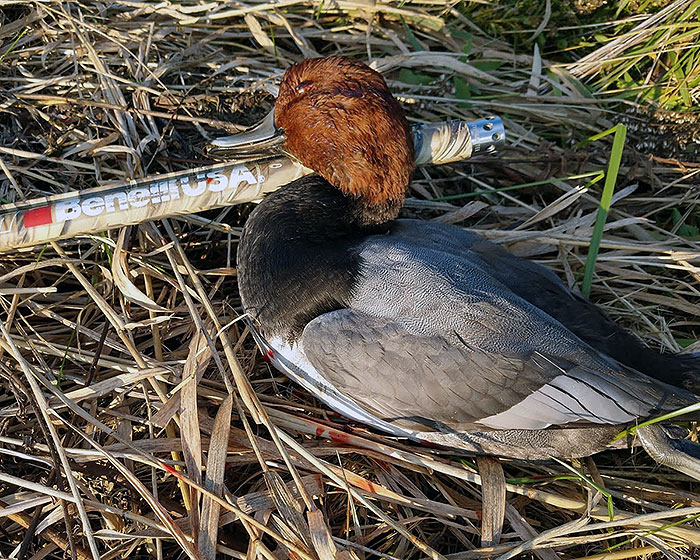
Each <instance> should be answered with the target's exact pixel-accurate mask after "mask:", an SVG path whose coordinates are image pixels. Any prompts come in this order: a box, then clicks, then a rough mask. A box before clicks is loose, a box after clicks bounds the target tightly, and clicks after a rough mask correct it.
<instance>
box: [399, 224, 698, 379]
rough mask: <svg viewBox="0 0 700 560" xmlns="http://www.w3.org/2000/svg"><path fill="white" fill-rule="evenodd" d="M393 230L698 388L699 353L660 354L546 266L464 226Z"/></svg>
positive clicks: (618, 356) (610, 350) (647, 367)
mask: <svg viewBox="0 0 700 560" xmlns="http://www.w3.org/2000/svg"><path fill="white" fill-rule="evenodd" d="M393 235H394V236H395V237H396V239H405V240H409V239H412V240H413V241H412V242H413V243H418V244H422V245H424V246H426V247H442V248H443V250H445V251H448V252H450V253H451V254H453V255H455V256H456V257H457V258H464V257H465V255H466V256H468V258H469V259H470V260H471V261H472V262H474V263H478V265H479V266H480V267H481V268H482V269H483V270H485V271H487V272H488V273H489V274H490V275H491V276H493V277H494V278H495V279H497V280H498V281H499V282H501V283H502V284H503V285H504V286H506V287H507V288H508V289H510V290H511V291H512V292H513V293H515V294H517V295H518V296H520V297H521V298H523V299H524V300H526V301H528V302H529V303H531V304H532V305H534V306H535V307H538V308H539V309H541V310H543V311H545V312H546V313H547V314H548V315H550V316H551V317H553V318H554V319H556V320H557V321H559V322H560V323H562V324H563V325H564V326H565V327H566V328H567V329H569V330H570V331H571V332H572V333H574V334H575V335H576V336H577V337H579V338H580V339H582V340H583V341H584V342H586V343H587V344H589V345H590V346H592V347H593V348H595V349H596V350H598V351H599V352H601V353H603V354H606V355H607V356H610V357H612V358H614V359H615V360H617V361H619V362H622V363H623V364H625V365H627V366H629V367H631V368H633V369H636V370H638V371H641V372H643V373H645V374H646V375H649V376H650V377H654V378H655V379H658V380H660V381H664V382H666V383H670V384H672V385H676V386H679V387H684V388H686V389H688V390H691V391H695V392H697V391H698V390H700V355H689V354H678V355H677V354H659V353H658V352H655V351H653V350H651V349H650V348H648V347H647V346H645V345H644V343H642V342H641V341H640V340H639V339H638V338H637V337H636V336H634V335H633V334H631V333H629V332H628V331H626V330H625V329H623V328H622V327H620V326H619V325H618V324H616V323H615V322H614V321H612V320H611V319H610V318H609V317H608V316H607V315H606V314H605V313H604V312H603V311H602V310H601V309H600V308H599V307H598V306H596V305H595V304H594V303H592V302H590V301H588V300H586V299H584V298H582V297H580V296H579V295H577V294H575V293H573V292H572V291H571V290H570V289H569V288H568V287H567V286H566V285H565V284H564V283H563V282H562V281H561V280H560V279H559V277H558V276H557V275H556V274H554V273H553V272H552V271H551V270H549V269H547V268H545V267H543V266H540V265H538V264H537V263H534V262H532V261H530V260H527V259H523V258H520V257H516V256H515V255H513V254H511V253H509V252H508V251H506V250H505V249H503V247H501V246H499V245H496V244H495V243H491V242H490V241H487V240H486V239H484V238H482V237H480V236H479V235H477V234H475V233H474V232H471V231H469V230H464V229H461V228H456V227H454V226H448V225H445V224H440V223H435V222H426V221H424V220H398V221H397V222H396V227H395V229H394V233H393Z"/></svg>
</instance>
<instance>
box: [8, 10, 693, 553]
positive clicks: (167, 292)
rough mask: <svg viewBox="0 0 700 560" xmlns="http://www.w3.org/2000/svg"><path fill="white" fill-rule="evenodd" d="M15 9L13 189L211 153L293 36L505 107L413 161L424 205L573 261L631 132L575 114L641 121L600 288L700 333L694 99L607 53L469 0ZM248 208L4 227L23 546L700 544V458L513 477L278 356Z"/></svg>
mask: <svg viewBox="0 0 700 560" xmlns="http://www.w3.org/2000/svg"><path fill="white" fill-rule="evenodd" d="M691 4H692V2H688V1H685V2H679V1H677V2H674V3H673V5H674V6H676V5H677V9H679V10H686V9H688V7H689V6H690V5H691ZM676 15H677V13H676ZM667 17H668V18H673V17H674V12H671V13H670V14H669V15H668V16H667ZM657 19H658V18H657ZM667 21H668V20H663V19H662V20H661V21H655V22H654V23H653V25H656V26H662V25H665V24H666V23H667ZM0 24H1V25H2V27H0V46H1V49H2V50H0V170H1V173H0V197H2V198H3V200H4V201H5V202H9V201H18V200H24V199H30V198H33V197H37V196H42V195H45V194H47V193H57V192H63V191H66V190H77V189H84V188H91V187H94V186H97V185H99V184H104V183H107V182H110V181H123V180H124V179H126V178H139V177H143V176H146V175H151V174H156V173H162V172H168V171H173V170H178V169H185V168H188V167H193V166H195V165H198V164H201V163H203V162H204V161H205V160H204V158H203V156H202V155H201V153H200V149H201V147H202V146H203V145H204V144H205V143H206V142H207V141H208V140H210V139H211V138H213V137H215V136H216V135H222V134H228V133H230V132H231V130H232V128H235V127H232V126H231V124H250V123H252V122H254V121H255V120H256V119H257V118H258V117H259V116H261V115H262V114H264V112H265V111H267V110H268V109H269V107H270V105H271V102H272V99H273V98H272V96H271V95H270V94H269V93H265V91H266V88H268V86H270V85H271V84H274V83H275V81H276V80H277V79H279V77H280V76H281V73H282V72H283V71H284V69H285V68H286V67H287V66H288V65H289V64H290V63H292V62H294V61H298V60H300V59H302V58H304V57H311V56H319V55H328V54H337V53H340V54H344V55H348V56H354V57H358V58H360V59H363V60H368V61H370V62H371V63H372V64H373V65H374V66H375V67H376V68H377V69H379V70H380V71H382V72H384V73H385V75H386V76H387V78H388V80H389V83H390V86H391V87H392V89H393V91H394V92H395V93H396V95H397V96H398V97H399V98H400V99H401V101H402V102H403V103H404V105H405V107H406V108H407V110H408V112H409V115H410V117H411V119H412V120H413V121H423V120H428V121H435V120H442V119H448V118H465V119H471V118H476V117H481V116H483V115H485V114H489V113H495V114H498V115H501V116H503V118H504V120H505V122H506V129H507V131H508V135H509V143H508V147H507V148H506V149H504V150H503V151H502V152H501V153H499V154H498V155H497V156H496V157H486V156H480V157H477V158H474V159H472V160H470V161H468V162H462V163H459V164H453V165H450V166H445V167H442V168H426V169H421V170H419V171H418V172H417V175H416V177H415V181H414V185H413V190H412V192H411V193H410V197H411V198H410V200H409V201H408V204H407V208H406V210H405V213H406V215H420V216H422V217H424V218H426V219H439V220H443V221H447V222H452V223H458V224H462V225H469V226H470V227H473V228H475V229H477V230H478V231H480V232H481V233H482V234H483V235H485V236H487V237H489V238H491V239H494V240H496V241H498V242H500V243H504V244H506V245H507V246H508V247H509V248H510V249H511V250H513V251H514V252H516V253H518V254H523V255H527V256H530V257H531V258H536V259H538V260H539V261H541V262H543V263H545V264H547V265H548V266H550V267H552V268H554V269H555V270H556V271H557V272H558V273H559V274H560V275H561V276H562V278H564V279H565V280H566V281H567V282H568V283H569V284H570V285H572V286H575V285H578V284H579V283H580V279H581V274H582V270H583V263H584V261H585V258H586V254H587V249H588V245H589V243H590V239H591V235H592V230H593V224H594V221H595V217H596V212H597V208H598V202H599V199H600V193H601V188H602V187H601V185H602V182H601V181H596V182H592V179H594V178H595V177H598V179H600V177H599V172H600V171H601V170H604V169H605V166H606V164H607V160H608V157H609V154H610V142H609V139H603V140H600V141H596V142H593V143H589V144H586V145H581V144H580V143H581V142H582V141H584V140H585V139H586V138H588V137H590V136H592V135H594V134H596V133H599V132H601V131H603V130H606V129H608V128H610V127H611V126H613V125H615V124H616V123H618V122H624V123H626V124H628V126H629V141H628V144H627V146H626V149H625V154H624V158H623V164H622V168H621V172H620V176H619V179H618V186H617V190H616V195H615V199H614V201H613V206H612V211H611V213H610V216H609V218H608V223H607V226H606V229H605V234H604V236H603V239H602V242H601V253H600V256H599V258H598V262H597V265H596V272H595V276H594V282H593V292H592V297H593V298H594V299H595V300H596V301H598V302H600V304H601V305H603V306H604V307H605V309H606V310H607V311H608V312H609V313H610V314H611V315H613V316H614V317H615V318H616V319H617V320H619V321H620V322H622V323H624V324H625V325H627V326H628V327H629V328H631V329H632V330H634V331H635V332H636V333H638V334H639V335H640V336H642V337H643V338H644V340H645V341H646V342H647V343H648V344H650V345H652V346H653V347H655V348H658V349H660V350H663V351H667V352H677V351H680V350H682V349H683V348H685V351H693V350H695V351H699V350H700V344H699V343H698V342H697V338H698V334H699V333H700V321H699V320H698V317H700V298H698V295H699V291H698V285H699V284H698V283H699V281H700V249H698V244H697V242H698V239H700V235H699V232H698V230H697V226H698V222H699V221H700V212H699V211H698V204H699V203H700V188H699V185H700V179H699V177H700V175H699V174H700V167H699V166H698V164H697V153H698V152H697V139H698V125H697V119H696V116H694V115H693V114H691V113H688V114H682V115H681V114H679V113H669V112H662V111H658V110H656V109H655V108H654V107H653V106H651V105H644V106H640V105H637V104H635V103H634V102H632V101H629V100H627V101H624V102H621V101H619V100H617V99H616V98H615V96H614V95H609V94H606V93H605V92H604V91H602V90H601V91H596V90H592V89H591V88H586V87H584V86H583V85H582V83H581V82H579V81H578V80H577V79H576V78H574V76H581V77H582V78H583V77H586V78H587V79H588V78H590V76H591V72H593V75H594V77H595V70H591V68H590V66H588V65H587V66H585V67H583V66H577V65H576V64H570V65H568V66H567V65H563V64H556V65H555V64H552V63H551V62H549V61H548V60H546V59H543V58H542V57H540V56H539V52H538V51H533V52H534V55H533V56H529V55H522V54H515V53H514V52H513V51H512V50H511V48H510V47H509V46H508V45H506V44H504V43H502V42H499V41H497V40H493V39H491V38H489V37H488V36H486V35H485V34H483V33H482V32H481V31H480V30H479V29H478V28H476V27H475V26H474V25H473V24H472V23H471V22H470V21H469V20H468V19H467V18H466V17H465V16H464V15H463V14H462V12H460V5H452V4H448V5H447V7H445V4H444V3H442V2H436V1H433V0H424V1H422V2H421V1H418V2H410V3H399V4H394V3H392V4H389V3H384V2H380V1H378V2H377V3H376V4H370V3H366V2H361V1H354V0H348V1H343V0H338V1H331V2H329V1H321V2H312V3H307V2H300V1H297V0H285V1H283V2H279V3H277V4H276V5H273V4H272V3H258V2H235V3H231V2H219V1H212V2H208V3H195V2H185V3H169V2H162V3H150V2H139V1H132V0H117V1H115V2H112V3H101V2H90V1H84V2H75V3H58V2H21V1H13V0H0ZM645 36H646V35H645ZM636 45H638V43H635V42H634V41H632V42H631V43H629V44H628V43H624V42H618V43H615V45H614V47H615V50H614V54H615V56H617V57H621V56H624V55H625V53H626V52H627V51H626V50H625V46H627V48H630V49H632V48H634V47H635V46H636ZM589 60H595V56H593V55H591V56H589V57H588V58H587V59H585V60H584V62H585V63H586V64H588V61H589ZM690 92H691V94H692V95H693V96H695V97H694V98H695V99H697V93H698V92H697V91H696V90H693V89H692V88H691V89H690ZM681 117H682V118H681ZM657 134H658V136H659V138H663V142H662V141H659V138H657ZM503 187H508V188H505V189H504V188H503ZM499 189H500V190H499ZM248 211H249V208H247V207H243V206H242V207H231V208H227V209H223V210H220V211H211V212H209V213H207V215H206V216H205V217H206V218H207V220H201V219H197V218H196V217H192V218H182V219H172V220H163V221H159V222H156V223H149V224H142V225H141V226H139V227H133V228H129V229H122V230H120V231H110V232H106V233H104V234H99V235H91V236H84V237H81V238H79V239H72V240H67V241H62V242H60V243H52V244H50V245H47V246H43V247H36V248H34V249H32V250H26V251H16V252H10V253H5V254H3V255H2V259H1V260H0V305H1V306H2V313H1V322H0V335H1V336H0V355H1V358H0V377H1V378H2V382H1V383H0V418H1V420H0V507H1V509H0V552H1V554H2V556H12V557H13V558H23V559H27V558H33V559H37V560H38V559H41V558H63V557H73V558H79V559H88V558H91V557H97V556H98V555H100V557H101V558H104V559H118V558H127V557H130V556H131V557H136V556H138V557H146V556H148V557H154V558H158V559H161V558H168V559H169V558H180V557H183V556H189V557H191V558H200V557H201V558H204V559H209V558H212V559H213V558H214V556H215V554H216V552H217V551H218V552H219V553H220V554H221V555H222V557H223V556H231V557H234V558H241V559H243V558H254V557H260V558H266V559H272V558H281V559H283V558H288V557H289V558H303V559H311V558H321V559H327V558H335V557H338V558H354V557H357V558H360V559H363V558H368V559H369V558H402V559H403V558H424V557H431V558H442V557H446V558H449V559H450V560H467V559H472V558H474V559H478V558H490V557H498V558H501V559H503V560H505V559H507V558H514V557H516V556H520V557H535V556H536V557H537V558H539V559H541V560H553V559H555V558H557V557H560V558H584V557H585V558H589V559H596V560H602V559H603V558H605V560H613V559H623V558H633V557H642V556H648V555H653V554H655V555H656V556H657V557H660V556H661V555H663V556H666V557H669V558H674V559H675V558H683V557H696V555H697V548H696V547H700V527H698V524H697V522H696V520H697V518H698V517H700V494H698V493H696V488H697V483H695V482H692V481H690V480H689V479H687V478H686V477H684V476H682V475H679V474H677V473H675V472H673V471H668V470H665V469H661V468H659V467H657V466H656V465H655V464H654V463H653V462H652V461H651V460H650V459H649V458H648V457H647V456H646V455H644V453H643V452H639V451H636V450H627V451H616V452H612V451H611V452H608V453H603V454H600V455H598V456H596V457H594V458H592V459H586V460H582V461H574V462H573V463H569V464H563V463H558V462H549V463H543V464H534V463H527V462H520V461H504V462H502V465H503V470H504V471H505V478H503V476H502V475H501V474H500V473H501V471H500V468H499V467H498V464H497V463H495V462H494V460H492V459H479V460H475V459H474V458H464V457H457V456H453V455H450V454H448V453H440V452H438V451H436V450H429V449H426V448H422V447H418V446H414V445H407V444H406V443H405V442H401V441H397V440H395V439H392V438H389V437H385V436H383V435H380V434H377V433H371V432H370V431H368V430H367V429H366V428H364V427H362V426H357V425H355V426H351V425H348V423H347V422H346V421H345V420H344V419H342V418H340V417H338V416H337V415H334V414H333V413H332V412H330V411H329V410H326V409H324V408H322V407H320V406H319V404H318V403H317V402H314V401H312V400H311V399H310V398H309V397H308V396H307V395H306V394H304V393H303V392H302V391H301V390H300V389H299V388H297V387H296V386H294V385H291V384H290V383H289V382H287V381H286V380H285V379H284V378H282V377H281V376H280V375H279V374H277V373H276V372H275V371H271V370H270V369H269V367H268V366H267V365H266V364H265V362H264V361H263V360H262V359H261V357H260V356H259V355H258V354H257V352H256V350H255V348H254V345H253V343H252V337H251V336H250V333H249V332H248V330H247V329H246V327H245V326H244V324H243V323H242V322H240V321H238V319H239V313H240V301H239V299H238V296H237V290H236V281H235V251H236V239H237V236H238V233H239V231H240V227H241V225H242V224H243V222H244V220H245V217H246V214H247V212H248ZM143 294H145V295H146V296H147V297H146V298H143V297H141V296H142V295H143ZM149 302H150V303H149ZM480 475H481V476H480ZM610 508H611V509H610ZM610 513H612V517H610ZM503 517H504V518H505V523H503V524H502V523H501V520H502V519H503Z"/></svg>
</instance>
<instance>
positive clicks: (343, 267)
mask: <svg viewBox="0 0 700 560" xmlns="http://www.w3.org/2000/svg"><path fill="white" fill-rule="evenodd" d="M359 212H360V209H359V207H358V201H357V200H356V199H353V198H352V197H348V196H346V195H344V194H343V193H342V192H340V191H339V190H338V189H336V188H335V187H333V186H331V185H330V184H329V183H328V182H326V181H325V180H324V179H323V178H321V177H319V176H317V175H311V176H308V177H303V178H301V179H298V180H296V181H294V182H292V183H290V184H289V185H286V186H285V187H283V188H282V189H280V190H278V191H275V192H273V193H271V194H269V195H267V197H266V198H265V199H264V200H263V201H262V202H261V203H260V204H259V205H258V207H257V208H256V209H255V210H254V211H253V212H252V213H251V215H250V217H249V218H248V221H247V222H246V225H245V228H244V230H243V235H242V237H241V240H240V243H239V246H238V284H239V290H240V294H241V299H242V302H243V307H244V309H245V310H246V311H247V312H248V313H249V314H250V315H251V317H252V318H253V319H255V320H256V322H257V323H258V325H259V326H260V328H261V330H262V332H263V334H264V335H265V336H267V337H281V338H283V339H287V340H293V339H295V338H298V337H299V336H300V334H301V332H302V330H303V328H304V327H305V326H306V324H307V323H309V321H311V320H312V319H314V318H315V317H318V316H319V315H322V314H324V313H327V312H329V311H333V310H336V309H341V308H343V307H345V306H346V305H347V304H348V302H349V298H350V294H351V292H352V289H353V285H354V283H355V281H356V279H357V278H358V275H359V272H360V255H359V251H358V249H357V247H358V245H359V244H360V243H361V241H362V239H363V238H364V237H365V236H366V235H368V234H370V233H373V232H380V231H382V227H380V226H375V227H367V226H362V225H358V222H359V221H360V220H359Z"/></svg>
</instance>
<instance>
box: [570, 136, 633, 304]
mask: <svg viewBox="0 0 700 560" xmlns="http://www.w3.org/2000/svg"><path fill="white" fill-rule="evenodd" d="M610 133H614V134H615V136H614V137H613V145H612V150H611V151H610V160H609V161H608V170H607V172H606V173H605V185H604V186H603V194H602V196H601V197H600V206H599V207H598V216H597V217H596V221H595V226H594V227H593V235H592V236H591V244H590V247H589V249H588V256H587V257H586V266H585V267H584V269H583V283H582V284H581V293H583V295H584V297H586V298H587V297H589V296H590V295H591V284H592V283H593V270H594V269H595V263H596V260H597V259H598V251H599V249H600V240H601V238H602V237H603V228H604V227H605V221H606V220H607V219H608V213H609V212H610V203H611V202H612V197H613V193H614V192H615V184H616V182H617V174H618V172H619V170H620V162H621V161H622V152H623V150H624V147H625V138H626V137H627V127H626V126H625V125H622V124H617V125H615V126H614V127H612V128H611V129H609V130H606V131H605V132H601V133H600V134H597V135H595V136H593V137H591V138H589V141H590V142H593V141H594V140H598V139H599V138H602V137H603V136H607V135H608V134H610Z"/></svg>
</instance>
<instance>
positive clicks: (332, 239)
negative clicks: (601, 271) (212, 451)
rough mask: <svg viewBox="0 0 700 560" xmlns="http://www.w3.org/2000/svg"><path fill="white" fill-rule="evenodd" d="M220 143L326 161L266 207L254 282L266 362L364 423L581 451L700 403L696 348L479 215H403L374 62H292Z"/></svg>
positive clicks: (254, 231)
mask: <svg viewBox="0 0 700 560" xmlns="http://www.w3.org/2000/svg"><path fill="white" fill-rule="evenodd" d="M219 146H220V147H226V148H231V147H233V148H234V149H238V150H240V151H242V152H246V151H247V152H248V153H250V152H251V151H255V150H256V149H258V148H259V147H262V149H263V150H264V151H269V150H271V149H273V150H274V149H277V150H282V151H283V152H284V153H286V154H288V155H289V156H291V157H293V158H295V159H297V160H298V161H299V162H301V163H302V164H303V165H304V166H306V167H308V168H310V169H311V170H313V172H314V173H313V174H311V175H309V176H306V177H303V178H300V179H297V180H295V181H293V182H291V183H289V184H287V185H286V186H284V187H282V188H280V189H279V190H277V191H275V192H272V193H269V194H267V195H266V197H265V198H264V199H263V200H262V201H261V202H259V204H258V205H257V207H256V208H255V209H254V210H253V211H252V212H251V213H250V215H249V217H248V219H247V221H246V223H245V226H244V228H243V232H242V235H241V238H240V241H239V245H238V263H237V273H238V286H239V292H240V297H241V302H242V306H243V309H244V311H245V313H246V314H247V316H248V317H249V318H250V320H251V322H252V325H253V326H254V329H253V330H254V332H255V337H256V342H257V344H258V346H259V347H260V350H261V351H262V353H263V355H264V357H265V358H266V360H267V361H269V362H270V363H271V364H272V365H273V366H274V367H276V368H277V369H279V370H280V371H282V372H283V373H285V374H286V375H287V376H288V377H290V378H291V379H292V380H293V381H295V382H296V383H298V384H300V385H301V386H302V387H303V388H305V389H306V390H308V391H309V392H310V393H312V394H313V395H314V396H316V397H317V398H318V399H319V400H321V401H322V402H323V403H325V404H326V405H327V406H329V407H330V408H332V409H333V410H335V411H336V412H338V413H339V414H341V415H343V416H345V417H347V418H349V419H350V420H352V421H354V422H359V423H361V424H365V425H367V426H369V427H371V428H373V429H375V430H378V431H380V432H385V433H388V434H391V435H394V436H397V437H405V438H409V439H411V440H415V441H420V442H423V443H426V444H429V445H435V446H441V447H444V448H448V449H457V450H463V451H466V452H472V453H477V454H487V455H497V456H505V457H513V458H522V459H548V458H551V457H553V456H554V457H561V458H572V457H583V456H588V455H592V454H594V453H597V452H599V451H601V450H603V449H607V448H611V447H615V446H617V447H621V446H625V445H627V444H628V443H629V442H626V440H625V439H624V438H623V439H617V440H615V436H616V435H617V434H619V433H620V432H621V430H623V429H625V427H627V426H630V425H635V424H637V423H639V422H641V421H643V420H646V419H648V418H651V417H654V416H656V415H660V414H664V413H667V412H671V411H675V410H678V409H681V408H683V407H686V406H689V405H692V404H695V403H697V402H698V397H697V396H696V395H697V394H698V393H700V358H699V357H698V355H687V356H686V355H673V354H659V353H656V352H654V351H653V350H651V349H649V348H647V347H646V346H645V345H644V344H643V343H642V342H641V341H640V340H639V339H638V338H636V337H635V336H634V335H632V334H630V333H628V332H626V331H625V330H624V329H622V328H621V327H619V326H618V325H616V324H615V323H614V322H613V321H612V320H610V319H609V318H608V317H607V316H606V315H605V314H604V313H603V312H602V311H601V310H600V309H599V308H597V307H596V306H595V305H594V304H593V303H591V302H589V301H588V300H586V299H583V298H582V297H580V296H579V295H577V294H575V293H574V292H573V291H572V290H570V289H569V288H568V286H566V285H565V284H564V283H563V282H562V281H561V280H560V279H559V277H558V276H557V275H556V274H555V273H554V272H553V271H551V270H549V269H547V268H545V267H543V266H541V265H538V264H536V263H533V262H531V261H529V260H526V259H522V258H519V257H516V256H514V255H512V254H511V253H509V252H508V251H507V250H506V249H504V248H502V247H500V246H499V245H496V244H494V243H492V242H490V241H487V240H486V239H484V238H482V237H480V236H479V235H477V234H476V233H474V232H472V231H469V230H468V229H463V228H461V227H458V226H455V225H446V224H441V223H436V222H431V221H424V220H418V219H403V218H399V217H398V216H399V212H400V210H401V208H402V206H403V203H404V200H405V196H406V191H407V188H408V186H409V183H410V181H411V176H412V173H413V171H414V167H415V163H414V146H413V140H412V136H411V131H410V127H409V123H408V120H407V118H406V115H405V113H404V110H403V109H402V107H401V105H400V103H399V102H398V101H397V100H396V98H395V97H394V96H393V95H392V93H391V91H390V89H389V87H388V86H387V83H386V81H385V80H384V78H383V77H382V76H381V75H380V74H379V73H378V72H376V71H374V70H372V69H371V68H369V67H368V66H367V65H365V64H364V63H362V62H360V61H356V60H354V59H350V58H345V57H340V56H332V57H325V58H314V59H307V60H303V61H301V62H299V63H296V64H294V65H292V66H291V67H289V68H288V69H287V71H286V73H285V74H284V77H283V79H282V81H281V84H280V86H279V94H278V96H277V99H276V101H275V104H274V109H273V112H272V113H271V115H270V116H269V117H268V118H267V119H265V120H264V121H263V124H262V125H261V126H259V127H257V128H256V129H255V130H254V131H253V132H251V133H248V134H246V133H243V134H240V135H237V136H235V137H232V138H229V139H225V140H223V141H222V142H221V143H220V144H219ZM644 430H646V431H644ZM644 430H642V429H640V430H638V432H637V433H638V435H639V437H640V439H641V440H642V444H643V445H644V446H645V448H646V449H647V451H649V453H650V454H651V455H652V456H653V457H654V458H656V459H657V460H665V461H666V462H667V464H670V465H671V466H673V467H674V468H678V469H679V470H682V471H683V472H687V473H689V474H691V476H695V477H697V476H698V473H700V469H698V464H700V463H698V460H697V457H699V456H700V454H699V453H697V449H696V448H693V446H692V445H691V444H689V443H688V442H683V441H681V440H674V439H672V437H671V435H670V432H668V430H665V429H664V428H659V427H658V426H656V425H655V426H649V427H648V428H645V429H644ZM613 440H615V441H613ZM679 454H680V455H679ZM679 465H680V466H679ZM683 469H685V470H683Z"/></svg>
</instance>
